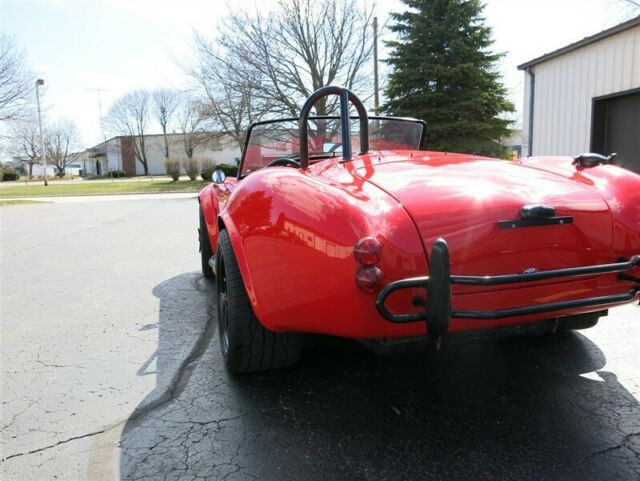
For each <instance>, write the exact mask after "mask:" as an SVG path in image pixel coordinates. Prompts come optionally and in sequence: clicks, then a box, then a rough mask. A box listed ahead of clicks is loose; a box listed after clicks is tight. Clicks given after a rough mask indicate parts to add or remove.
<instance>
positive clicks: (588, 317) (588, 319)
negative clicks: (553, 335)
mask: <svg viewBox="0 0 640 481" xmlns="http://www.w3.org/2000/svg"><path fill="white" fill-rule="evenodd" d="M606 315H607V311H598V312H590V313H588V314H578V315H575V316H568V317H561V318H560V319H558V330H559V331H579V330H582V329H589V328H591V327H594V326H595V325H596V324H598V320H599V319H600V317H602V316H606Z"/></svg>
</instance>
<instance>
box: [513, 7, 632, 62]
mask: <svg viewBox="0 0 640 481" xmlns="http://www.w3.org/2000/svg"><path fill="white" fill-rule="evenodd" d="M637 25H640V15H638V16H637V17H634V18H632V19H630V20H627V21H626V22H622V23H619V24H618V25H614V26H613V27H611V28H608V29H607V30H603V31H602V32H598V33H596V34H595V35H591V36H590V37H585V38H583V39H582V40H578V41H577V42H574V43H572V44H569V45H567V46H566V47H562V48H559V49H558V50H554V51H553V52H549V53H545V54H544V55H541V56H540V57H537V58H534V59H533V60H529V61H528V62H525V63H523V64H521V65H518V70H525V69H527V68H529V67H533V66H534V65H537V64H539V63H542V62H546V61H547V60H551V59H552V58H555V57H559V56H560V55H564V54H565V53H569V52H572V51H573V50H577V49H579V48H582V47H584V46H586V45H589V44H592V43H594V42H597V41H599V40H602V39H604V38H607V37H611V36H612V35H615V34H617V33H620V32H624V31H625V30H629V29H630V28H633V27H635V26H637Z"/></svg>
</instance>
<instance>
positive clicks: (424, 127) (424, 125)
mask: <svg viewBox="0 0 640 481" xmlns="http://www.w3.org/2000/svg"><path fill="white" fill-rule="evenodd" d="M349 118H350V119H351V120H357V119H358V117H357V116H350V117H349ZM299 120H300V119H299V118H298V117H285V118H280V119H272V120H260V121H258V122H253V123H252V124H251V125H249V128H248V129H247V133H246V135H245V137H244V145H243V147H242V155H241V157H240V163H239V164H238V179H242V178H244V177H246V176H247V175H249V174H251V173H253V172H257V171H258V170H262V168H261V169H258V170H255V171H253V172H248V173H246V174H244V175H241V172H242V167H243V165H244V158H245V155H246V153H247V148H248V146H249V139H250V138H251V132H252V131H253V129H254V127H259V126H261V125H268V124H275V123H278V122H298V121H299ZM309 120H340V116H339V115H318V116H315V117H309ZM369 120H370V121H371V120H393V121H399V122H411V123H414V124H420V125H421V126H422V132H421V134H420V145H419V146H418V148H417V149H416V150H425V148H424V147H425V145H424V141H425V138H426V135H427V123H426V122H425V121H424V120H420V119H414V118H412V117H393V116H388V115H372V116H369ZM263 168H264V167H263Z"/></svg>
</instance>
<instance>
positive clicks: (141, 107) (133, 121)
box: [104, 89, 150, 175]
mask: <svg viewBox="0 0 640 481" xmlns="http://www.w3.org/2000/svg"><path fill="white" fill-rule="evenodd" d="M149 116H150V102H149V92H148V91H147V90H142V89H141V90H134V91H132V92H129V93H126V94H124V95H123V96H122V97H120V98H119V99H118V100H116V101H115V102H114V104H113V105H112V106H111V108H110V109H109V112H108V113H107V115H106V116H105V119H104V124H105V126H106V127H107V128H108V129H109V130H110V131H111V132H112V133H114V134H115V135H125V136H129V137H131V138H132V144H133V152H134V155H135V156H136V159H138V162H140V163H141V164H142V167H143V169H144V175H149V163H148V161H147V151H146V145H145V137H144V136H145V131H146V129H147V126H148V124H149Z"/></svg>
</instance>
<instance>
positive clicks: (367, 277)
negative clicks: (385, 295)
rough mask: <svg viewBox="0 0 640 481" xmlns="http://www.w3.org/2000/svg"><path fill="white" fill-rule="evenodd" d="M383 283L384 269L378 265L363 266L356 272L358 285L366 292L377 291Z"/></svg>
mask: <svg viewBox="0 0 640 481" xmlns="http://www.w3.org/2000/svg"><path fill="white" fill-rule="evenodd" d="M380 284H382V270H380V268H379V267H378V266H362V267H361V268H360V269H358V271H357V272H356V285H357V286H358V288H360V289H362V290H363V291H364V292H375V291H376V290H377V289H378V287H380Z"/></svg>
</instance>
